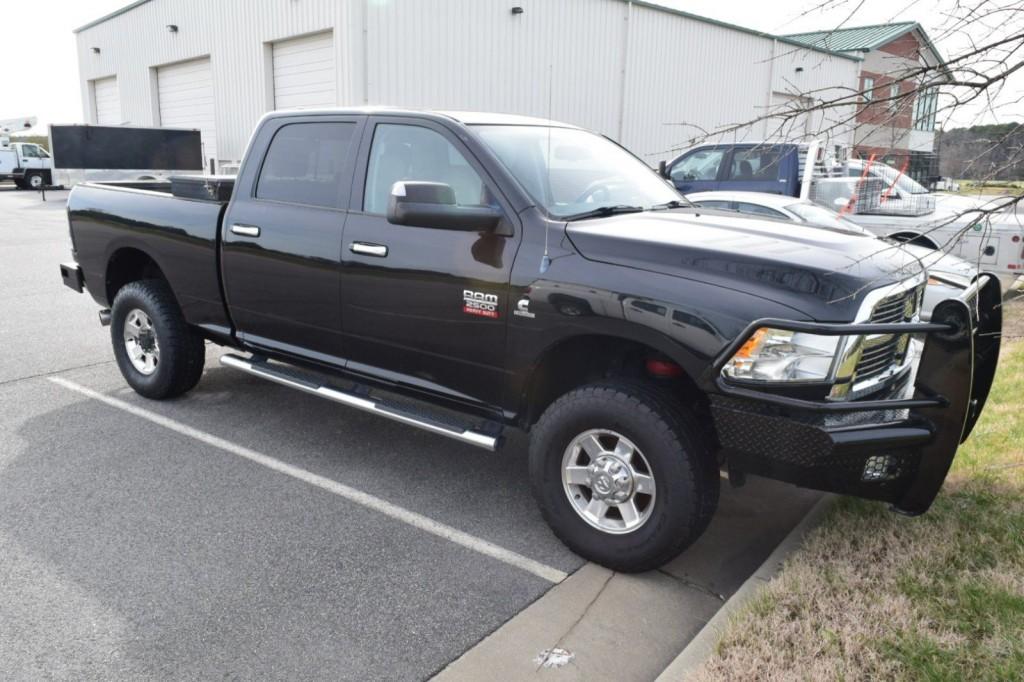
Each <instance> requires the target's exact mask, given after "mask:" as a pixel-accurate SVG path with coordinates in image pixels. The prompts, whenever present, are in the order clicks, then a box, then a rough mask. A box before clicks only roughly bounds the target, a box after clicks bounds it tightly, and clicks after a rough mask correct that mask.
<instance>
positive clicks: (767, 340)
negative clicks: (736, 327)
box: [722, 327, 843, 381]
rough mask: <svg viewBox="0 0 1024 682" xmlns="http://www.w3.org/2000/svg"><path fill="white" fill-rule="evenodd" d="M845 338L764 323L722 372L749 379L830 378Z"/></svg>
mask: <svg viewBox="0 0 1024 682" xmlns="http://www.w3.org/2000/svg"><path fill="white" fill-rule="evenodd" d="M842 338H843V337H840V336H823V335H819V334H805V333H803V332H792V331H787V330H785V329H772V328H769V327H761V328H760V329H758V330H757V331H756V332H754V333H753V334H752V335H751V336H750V338H749V339H747V341H746V343H744V344H743V345H742V346H740V349H739V350H737V351H736V353H735V354H734V355H733V356H732V358H730V359H729V361H728V362H727V363H725V367H723V368H722V373H723V374H724V375H725V376H727V377H730V378H733V379H746V380H749V381H827V380H829V379H831V378H832V365H833V362H834V360H835V356H836V349H837V348H838V347H839V342H840V340H841V339H842Z"/></svg>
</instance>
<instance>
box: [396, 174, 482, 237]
mask: <svg viewBox="0 0 1024 682" xmlns="http://www.w3.org/2000/svg"><path fill="white" fill-rule="evenodd" d="M387 217H388V222H389V223H391V224H393V225H406V226H408V227H430V228H434V229H436V230H462V231H465V232H487V231H490V230H493V229H494V228H495V227H497V225H498V223H499V222H500V221H501V218H502V213H501V211H499V210H498V209H496V208H492V207H490V206H459V205H458V204H456V203H455V191H454V190H453V189H452V188H451V186H450V185H446V184H444V183H443V182H413V181H405V180H403V181H400V182H396V183H395V184H394V185H393V186H392V187H391V197H390V198H389V199H388V215H387Z"/></svg>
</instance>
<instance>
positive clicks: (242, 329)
mask: <svg viewBox="0 0 1024 682" xmlns="http://www.w3.org/2000/svg"><path fill="white" fill-rule="evenodd" d="M364 123H365V117H362V116H329V115H326V116H314V115H308V114H307V115H297V116H294V117H284V118H272V119H269V120H268V121H267V122H266V123H265V124H264V125H263V126H262V127H261V128H260V130H259V131H258V132H257V134H256V136H255V137H254V139H253V141H252V143H251V147H250V149H251V151H250V157H249V158H247V159H246V161H245V164H244V166H243V168H242V172H241V175H240V176H239V180H238V182H237V183H236V186H235V191H234V194H233V196H232V200H231V203H230V205H229V206H228V210H227V213H226V214H225V216H224V220H223V224H222V226H221V230H222V239H223V247H222V250H221V267H222V272H223V278H224V291H225V294H226V298H227V305H228V310H229V312H230V314H231V318H232V320H233V322H234V324H235V327H236V330H237V333H238V337H239V338H240V339H241V340H243V341H245V342H246V343H249V344H251V345H254V346H257V347H262V348H267V349H270V350H275V351H279V352H284V353H290V354H292V355H297V356H302V357H304V358H307V359H312V360H317V361H321V362H327V363H330V364H338V365H340V364H343V360H342V358H343V356H344V349H343V346H342V337H341V301H340V291H339V290H340V286H341V279H340V278H341V274H340V269H341V239H342V231H343V229H344V226H345V219H346V210H345V209H346V206H347V205H348V200H349V190H350V187H351V184H352V172H353V169H354V162H355V157H356V152H357V150H358V147H359V137H360V135H361V132H362V126H363V124H364Z"/></svg>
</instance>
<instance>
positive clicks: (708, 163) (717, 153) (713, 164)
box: [670, 149, 725, 182]
mask: <svg viewBox="0 0 1024 682" xmlns="http://www.w3.org/2000/svg"><path fill="white" fill-rule="evenodd" d="M724 156H725V150H724V149H701V150H698V151H696V152H693V153H692V154H690V155H689V156H687V157H686V158H685V159H683V160H682V161H680V162H679V163H677V164H676V165H674V166H672V171H671V173H670V175H671V176H672V179H673V180H675V181H676V182H684V181H693V180H714V179H716V178H717V177H718V167H719V166H721V165H722V158H723V157H724Z"/></svg>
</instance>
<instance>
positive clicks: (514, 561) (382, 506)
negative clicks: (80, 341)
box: [49, 377, 568, 583]
mask: <svg viewBox="0 0 1024 682" xmlns="http://www.w3.org/2000/svg"><path fill="white" fill-rule="evenodd" d="M49 380H50V381H52V382H53V383H55V384H59V385H60V386H63V387H64V388H67V389H70V390H72V391H75V392H76V393H80V394H82V395H84V396H87V397H89V398H92V399H94V400H98V401H100V402H102V403H105V404H107V405H110V406H111V407H115V408H117V409H119V410H122V411H124V412H128V413H129V414H132V415H135V416H136V417H141V418H142V419H146V420H148V421H151V422H153V423H154V424H158V425H160V426H163V427H164V428H167V429H171V430H172V431H176V432H178V433H180V434H182V435H185V436H188V437H189V438H194V439H195V440H198V441H200V442H202V443H206V444H207V445H210V446H213V447H215V448H219V449H220V450H224V451H225V452H230V453H231V454H233V455H238V456H239V457H244V458H245V459H247V460H249V461H250V462H255V463H256V464H259V465H260V466H264V467H266V468H268V469H271V470H273V471H276V472H278V473H281V474H284V475H286V476H291V477H292V478H295V479H298V480H300V481H303V482H304V483H308V484H310V485H313V486H316V487H317V488H320V489H321V490H326V491H327V492H330V493H334V494H335V495H338V496H340V497H344V498H345V499H346V500H349V501H350V502H355V503H356V504H360V505H362V506H364V507H366V508H368V509H372V510H374V511H377V512H380V513H381V514H384V515H385V516H389V517H391V518H393V519H395V520H396V521H401V522H402V523H407V524H409V525H410V526H413V527H415V528H419V529H420V530H423V531H426V532H428V533H432V534H434V535H437V536H438V537H442V538H444V539H445V540H448V541H450V542H454V543H455V544H457V545H461V546H462V547H465V548H467V549H471V550H473V551H474V552H479V553H480V554H483V555H485V556H489V557H491V558H492V559H497V560H498V561H503V562H505V563H506V564H508V565H510V566H515V567H516V568H519V569H521V570H524V571H527V572H528V573H532V574H534V575H535V576H538V577H540V578H543V579H544V580H547V581H549V582H552V583H560V582H562V581H563V580H565V579H566V578H567V577H568V576H567V574H565V573H564V572H562V571H559V570H558V569H556V568H552V567H551V566H548V565H546V564H542V563H540V562H539V561H534V560H533V559H530V558H528V557H525V556H523V555H522V554H517V553H516V552H513V551H511V550H508V549H505V548H504V547H499V546H498V545H496V544H494V543H493V542H488V541H487V540H483V539H481V538H478V537H475V536H473V535H470V534H469V533H464V532H462V531H461V530H458V529H456V528H452V527H451V526H448V525H445V524H443V523H440V522H438V521H434V520H433V519H430V518H428V517H426V516H423V515H422V514H417V513H416V512H414V511H409V510H408V509H404V508H402V507H399V506H398V505H395V504H392V503H390V502H388V501H386V500H382V499H381V498H379V497H375V496H373V495H371V494H369V493H364V492H363V491H361V490H356V489H355V488H351V487H349V486H347V485H344V484H343V483H338V482H337V481H333V480H331V479H329V478H325V477H323V476H320V475H318V474H314V473H313V472H311V471H306V470H305V469H301V468H299V467H297V466H293V465H291V464H288V463H287V462H282V461H281V460H279V459H274V458H273V457H270V456H269V455H264V454H263V453H261V452H257V451H255V450H252V449H250V448H247V447H243V446H241V445H236V444H234V443H232V442H230V441H227V440H224V439H223V438H218V437H217V436H214V435H212V434H209V433H206V432H205V431H200V430H199V429H195V428H192V427H191V426H188V425H186V424H182V423H181V422H177V421H175V420H173V419H169V418H168V417H164V416H162V415H159V414H156V413H155V412H150V411H149V410H147V409H144V408H142V407H137V406H135V405H132V404H130V403H126V402H124V401H123V400H118V399H117V398H112V397H110V396H108V395H104V394H102V393H98V392H97V391H94V390H92V389H91V388H86V387H85V386H82V385H80V384H76V383H75V382H73V381H68V380H67V379H64V378H61V377H49Z"/></svg>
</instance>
